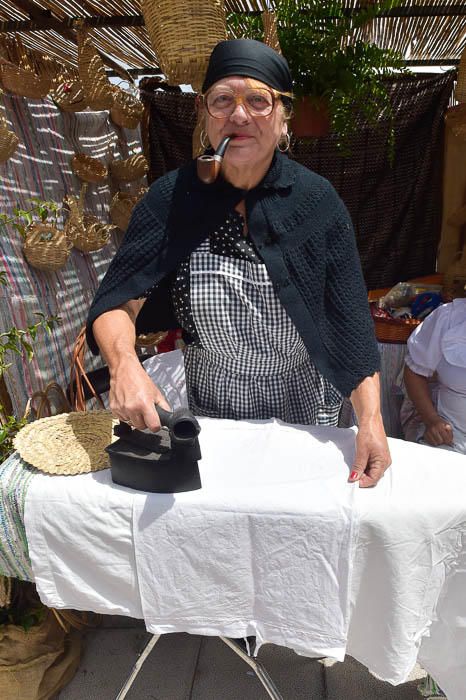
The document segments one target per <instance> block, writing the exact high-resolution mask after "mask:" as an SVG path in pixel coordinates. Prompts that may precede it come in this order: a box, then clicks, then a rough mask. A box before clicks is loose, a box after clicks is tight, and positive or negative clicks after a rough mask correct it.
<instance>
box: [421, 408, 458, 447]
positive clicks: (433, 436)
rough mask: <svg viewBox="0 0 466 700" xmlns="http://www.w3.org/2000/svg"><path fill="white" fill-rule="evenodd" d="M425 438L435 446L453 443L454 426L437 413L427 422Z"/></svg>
mask: <svg viewBox="0 0 466 700" xmlns="http://www.w3.org/2000/svg"><path fill="white" fill-rule="evenodd" d="M423 439H424V440H425V442H427V443H428V444H429V445H432V446H433V447H438V446H439V445H451V444H452V442H453V428H452V427H451V425H450V423H447V421H446V420H444V419H443V418H441V417H440V416H439V415H437V416H435V417H434V418H432V420H430V421H429V422H428V423H426V431H425V433H424V435H423Z"/></svg>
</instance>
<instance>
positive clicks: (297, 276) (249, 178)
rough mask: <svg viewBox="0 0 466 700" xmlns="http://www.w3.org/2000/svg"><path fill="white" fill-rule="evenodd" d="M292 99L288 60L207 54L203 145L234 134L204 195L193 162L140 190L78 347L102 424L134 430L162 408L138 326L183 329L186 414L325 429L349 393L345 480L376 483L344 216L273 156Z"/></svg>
mask: <svg viewBox="0 0 466 700" xmlns="http://www.w3.org/2000/svg"><path fill="white" fill-rule="evenodd" d="M291 91H292V80H291V75H290V72H289V69H288V64H287V62H286V61H285V59H284V58H283V57H282V56H280V55H279V54H278V53H276V52H275V51H274V50H273V49H271V48H269V47H267V46H266V45H264V44H262V43H261V42H257V41H253V40H247V39H236V40H231V41H224V42H221V43H220V44H218V45H217V46H216V47H215V49H214V50H213V52H212V55H211V57H210V62H209V66H208V69H207V74H206V77H205V81H204V84H203V89H202V95H201V96H200V99H199V104H198V108H199V110H200V117H201V119H202V120H203V122H204V125H205V127H204V133H203V139H204V144H205V146H206V147H208V144H207V143H206V142H205V139H206V138H207V139H208V141H209V144H210V146H212V147H213V148H217V146H218V145H219V143H220V142H221V141H222V139H223V138H224V137H225V136H229V137H231V138H230V142H229V144H228V147H227V150H226V153H225V157H224V160H223V163H222V170H221V175H220V177H219V178H218V179H217V180H216V181H215V182H214V183H213V184H204V183H203V182H201V181H200V180H199V178H198V177H197V174H196V162H195V161H193V162H191V163H189V164H188V165H186V166H185V167H182V168H180V169H179V170H176V171H174V172H170V173H168V174H166V175H164V176H163V177H161V178H160V179H158V180H157V181H156V182H155V183H153V185H152V186H151V188H150V190H149V192H148V193H147V195H146V196H145V197H144V199H143V200H142V201H141V202H140V203H139V204H138V206H137V207H136V209H135V211H134V214H133V216H132V219H131V222H130V225H129V228H128V231H127V234H126V237H125V239H124V241H123V244H122V246H121V248H120V249H119V251H118V253H117V255H116V257H115V259H114V260H113V261H112V264H111V265H110V267H109V270H108V272H107V275H106V276H105V278H104V280H103V282H102V284H101V286H100V288H99V290H98V291H97V295H96V297H95V299H94V302H93V304H92V307H91V310H90V313H89V318H88V342H89V345H90V347H91V348H92V349H93V351H94V352H96V351H97V350H98V349H100V351H101V352H102V354H103V356H104V358H105V360H106V362H107V364H108V365H109V368H110V376H111V388H110V407H111V409H112V411H113V413H114V414H115V415H116V416H118V417H119V418H121V419H123V420H126V421H130V422H131V423H132V425H134V426H135V427H137V428H140V429H143V428H146V427H147V428H149V429H150V430H154V431H156V430H158V429H159V427H160V425H159V421H158V417H157V413H156V411H155V409H154V403H155V404H161V405H162V406H163V407H165V408H167V406H166V404H165V402H164V399H163V397H162V396H161V393H160V392H159V390H158V389H157V387H156V386H154V384H153V383H152V381H151V380H150V379H149V377H148V376H147V374H146V373H145V371H144V369H143V368H142V367H141V365H140V363H139V361H138V359H137V356H136V353H135V350H134V344H135V333H136V332H137V330H139V329H140V330H145V331H148V330H165V329H168V328H175V327H181V328H183V331H184V337H185V340H186V342H187V348H186V351H185V367H186V378H187V387H188V397H189V403H190V407H191V409H192V410H193V412H194V413H196V414H197V415H201V416H211V417H217V418H231V419H238V420H241V419H244V420H246V419H267V418H271V417H275V418H279V419H281V420H283V421H287V422H290V423H299V424H326V425H336V424H337V422H338V414H339V410H340V407H341V403H342V397H343V396H350V397H351V401H352V404H353V407H354V409H355V412H356V415H357V418H358V424H359V430H358V436H357V440H356V455H355V460H354V466H353V469H352V471H351V474H350V481H357V480H359V482H360V485H361V486H373V485H375V484H376V483H377V481H378V480H379V479H380V477H381V476H382V475H383V473H384V471H385V469H386V468H387V467H388V465H389V464H390V455H389V450H388V445H387V440H386V436H385V433H384V429H383V424H382V418H381V414H380V409H379V380H378V375H377V370H378V368H379V357H378V351H377V346H376V342H375V338H374V330H373V324H372V320H371V318H370V316H369V311H368V304H367V292H366V288H365V285H364V281H363V278H362V274H361V268H360V262H359V258H358V253H357V249H356V245H355V240H354V234H353V231H352V226H351V221H350V218H349V215H348V213H347V211H346V209H345V207H344V205H343V203H342V202H341V200H340V199H339V197H338V196H337V194H336V193H335V191H334V190H333V188H332V186H331V185H330V184H329V182H327V181H326V180H324V179H323V178H322V177H320V176H318V175H316V174H315V173H313V172H311V171H310V170H308V169H306V168H304V167H302V166H300V165H298V164H297V163H295V162H293V161H292V160H290V159H289V158H288V157H287V156H286V155H283V153H282V152H281V151H285V150H287V147H288V145H289V140H290V138H289V134H288V123H287V119H288V117H289V114H290V106H291ZM135 328H136V329H137V330H135ZM97 346H98V348H97Z"/></svg>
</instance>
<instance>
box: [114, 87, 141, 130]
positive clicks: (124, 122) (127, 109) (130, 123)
mask: <svg viewBox="0 0 466 700" xmlns="http://www.w3.org/2000/svg"><path fill="white" fill-rule="evenodd" d="M113 95H114V102H113V106H112V108H111V110H110V119H111V120H112V122H113V123H114V124H116V125H117V126H122V127H124V128H125V129H136V128H137V126H138V124H139V122H140V121H141V119H142V115H143V112H144V105H143V104H142V102H141V101H140V100H138V99H137V98H136V97H134V96H133V95H130V93H129V92H125V91H124V90H122V89H121V88H119V87H115V89H114V92H113Z"/></svg>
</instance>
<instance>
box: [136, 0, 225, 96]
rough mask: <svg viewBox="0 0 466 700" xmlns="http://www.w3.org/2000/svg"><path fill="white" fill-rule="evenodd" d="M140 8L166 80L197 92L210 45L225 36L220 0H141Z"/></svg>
mask: <svg viewBox="0 0 466 700" xmlns="http://www.w3.org/2000/svg"><path fill="white" fill-rule="evenodd" d="M141 10H142V14H143V16H144V22H145V25H146V27H147V31H148V33H149V38H150V41H151V44H152V48H153V49H154V52H155V55H156V56H157V58H158V61H159V65H160V68H161V70H162V71H163V72H164V73H165V75H166V76H167V79H168V82H169V83H170V84H172V85H179V84H180V83H187V84H190V85H192V86H193V88H194V90H195V91H196V92H198V91H199V90H200V88H201V85H202V81H203V79H204V75H205V72H206V69H207V63H208V60H209V56H210V53H211V51H212V49H213V48H214V46H215V45H216V44H217V43H218V42H219V41H223V40H224V39H226V38H227V33H226V22H225V8H224V3H223V0H190V2H186V0H142V2H141Z"/></svg>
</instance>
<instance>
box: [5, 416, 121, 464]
mask: <svg viewBox="0 0 466 700" xmlns="http://www.w3.org/2000/svg"><path fill="white" fill-rule="evenodd" d="M116 422H117V421H116V419H115V418H114V417H113V416H112V414H111V413H110V411H87V412H85V413H83V412H77V413H60V414H58V415H57V416H51V417H49V418H41V419H40V420H36V421H33V422H32V423H29V424H28V425H26V426H24V428H21V430H20V431H19V432H18V433H17V434H16V435H15V438H14V446H15V449H16V450H18V452H19V454H20V456H21V458H22V459H24V460H25V461H26V462H28V463H29V464H31V465H32V466H33V467H35V468H36V469H39V470H40V471H43V472H46V473H47V474H68V475H72V474H86V473H88V472H94V471H99V470H100V469H106V468H107V467H108V466H109V461H108V455H107V453H106V452H105V448H106V447H107V445H109V444H110V443H111V442H113V441H114V439H115V438H114V436H113V426H114V424H115V423H116Z"/></svg>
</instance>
